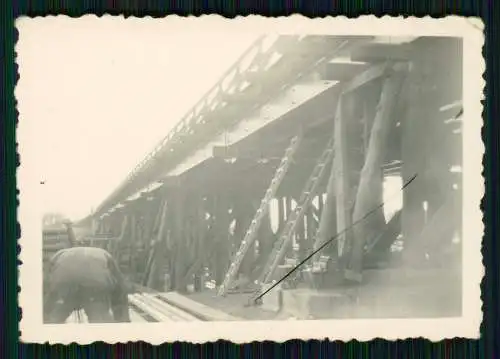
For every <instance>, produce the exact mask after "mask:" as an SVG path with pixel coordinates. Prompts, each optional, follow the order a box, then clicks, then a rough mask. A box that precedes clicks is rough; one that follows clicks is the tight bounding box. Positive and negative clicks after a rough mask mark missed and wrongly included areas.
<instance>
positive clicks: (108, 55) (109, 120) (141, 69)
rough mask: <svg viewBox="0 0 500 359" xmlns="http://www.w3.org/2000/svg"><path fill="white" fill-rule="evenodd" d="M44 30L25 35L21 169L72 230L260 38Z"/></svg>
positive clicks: (162, 25) (77, 26) (125, 28)
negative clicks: (27, 166) (27, 167)
mask: <svg viewBox="0 0 500 359" xmlns="http://www.w3.org/2000/svg"><path fill="white" fill-rule="evenodd" d="M38 20H39V21H36V22H35V21H25V22H23V23H22V24H20V25H19V27H18V29H19V42H18V46H17V50H16V51H17V58H18V60H17V62H18V64H19V73H20V80H19V83H18V87H17V89H16V97H17V101H18V110H19V113H20V125H19V129H18V142H20V141H25V142H24V143H23V144H24V147H23V148H24V149H23V151H21V163H23V158H24V159H25V163H29V164H30V166H33V168H30V170H31V172H30V176H31V178H30V181H32V182H33V183H34V182H35V181H36V182H37V185H39V192H38V194H37V195H40V196H41V197H42V198H41V200H42V201H43V208H44V212H61V213H63V214H64V215H66V216H68V217H69V218H71V219H73V220H77V219H80V218H83V217H85V216H86V215H88V214H89V213H90V212H91V210H92V209H95V208H97V207H98V206H99V204H100V203H101V202H102V201H103V200H104V199H105V197H107V196H108V195H109V194H110V193H111V192H112V191H113V190H114V189H115V188H116V187H117V186H118V185H119V184H120V183H121V181H122V180H123V179H124V178H125V176H126V175H127V174H128V173H129V172H130V171H131V170H132V168H133V167H135V165H136V164H137V163H138V162H140V161H141V160H142V158H144V157H145V156H146V155H147V153H148V152H149V151H151V150H152V149H153V147H154V146H155V145H156V144H157V143H158V142H159V141H160V140H161V139H162V138H163V137H164V136H165V135H166V134H167V133H168V131H169V130H170V128H172V127H173V126H174V125H175V124H176V123H177V122H178V121H179V120H180V118H181V117H182V116H183V115H184V114H185V113H186V112H188V111H189V110H190V109H191V108H192V106H193V105H194V104H195V103H196V102H197V101H198V100H199V99H200V98H201V97H202V96H203V95H204V93H205V92H206V91H207V90H209V89H210V88H211V87H212V86H213V85H214V84H215V83H216V81H217V80H218V79H219V78H220V77H221V75H222V74H223V73H224V72H225V71H226V70H227V68H228V67H230V66H231V65H232V64H233V63H234V62H235V61H236V59H237V58H238V57H239V56H240V55H241V53H242V52H243V51H245V50H246V49H247V48H248V47H249V46H250V45H251V44H252V43H253V42H254V41H255V40H256V39H257V38H258V36H259V35H258V34H256V33H254V32H248V31H241V32H238V31H231V32H228V31H220V30H218V29H213V30H211V28H210V27H207V26H199V27H197V26H184V27H179V26H178V24H177V25H175V24H173V23H170V24H169V23H168V22H165V21H158V22H157V23H155V24H153V23H150V24H149V26H145V25H144V24H145V23H144V22H141V21H129V20H124V19H121V20H117V19H116V18H115V19H110V18H108V19H104V20H103V19H101V20H98V19H97V18H93V20H92V19H87V20H86V21H71V20H68V19H64V18H62V19H60V21H59V20H58V21H54V18H52V19H51V20H50V21H46V20H43V19H38ZM30 159H33V160H30ZM40 182H42V183H43V184H40Z"/></svg>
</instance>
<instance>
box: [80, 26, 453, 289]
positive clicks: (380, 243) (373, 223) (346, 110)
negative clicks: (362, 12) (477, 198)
mask: <svg viewBox="0 0 500 359" xmlns="http://www.w3.org/2000/svg"><path fill="white" fill-rule="evenodd" d="M461 101H462V43H461V40H460V39H458V38H444V37H419V38H412V39H398V38H397V37H394V38H377V37H370V36H367V37H352V36H343V37H342V36H292V35H286V36H277V37H274V38H272V37H270V36H269V37H263V38H262V39H259V40H258V41H257V42H256V43H255V44H254V45H252V46H251V47H250V48H249V49H248V51H247V52H245V53H244V54H243V55H242V57H241V58H240V59H239V60H238V61H237V62H236V63H235V64H234V66H233V67H231V68H230V69H228V71H227V73H226V74H225V75H224V76H223V77H222V78H221V80H220V81H219V82H218V83H217V84H215V85H214V87H213V88H212V89H211V90H210V91H209V92H208V93H207V94H206V96H204V97H203V98H202V99H200V101H199V102H198V103H197V104H196V106H194V107H193V108H192V109H191V110H190V111H189V112H188V113H187V114H186V115H185V116H184V117H183V118H182V119H181V120H180V121H179V122H178V124H177V125H176V126H175V127H174V128H173V129H172V131H170V132H169V133H168V134H167V135H166V137H165V138H164V140H163V141H161V143H159V144H158V145H157V146H156V147H155V148H154V150H153V151H152V152H151V153H150V154H149V155H148V156H147V157H146V158H144V160H143V161H142V162H141V163H139V164H138V165H137V166H136V167H135V168H134V169H133V170H132V171H131V172H130V174H129V175H128V176H127V178H125V179H124V181H123V183H122V184H121V185H120V186H119V187H118V188H116V190H115V191H114V192H113V193H111V194H110V195H109V196H108V197H107V198H105V199H104V201H103V202H102V204H101V205H100V206H99V207H98V208H97V210H96V211H95V212H94V213H93V214H92V215H91V216H89V217H88V218H86V219H85V220H84V222H87V223H90V222H91V223H92V226H93V228H94V232H95V233H96V235H104V234H106V235H108V236H110V237H114V238H116V240H114V241H112V243H113V245H111V246H110V250H111V251H112V253H113V254H114V255H116V256H117V257H119V258H120V262H121V265H122V267H123V268H124V271H126V272H128V273H129V274H130V275H131V276H132V277H133V280H134V281H136V282H137V283H140V284H141V285H144V286H146V287H149V288H152V289H155V290H159V291H164V292H166V291H176V292H179V293H186V292H188V291H195V292H196V291H198V292H199V291H204V290H208V289H207V288H208V287H211V288H212V291H215V293H216V295H218V296H220V297H224V296H227V295H229V294H230V293H233V292H235V291H249V292H252V293H253V294H254V296H253V297H252V298H255V295H257V296H258V295H259V293H260V294H262V292H263V291H265V290H266V289H267V288H269V287H270V286H273V285H275V284H276V283H277V282H278V281H279V279H280V278H281V277H282V276H283V275H285V274H286V273H288V272H289V271H290V270H291V269H293V268H295V266H297V264H298V263H300V262H302V261H304V260H305V261H304V263H303V264H301V265H300V267H299V268H298V269H297V270H296V271H295V272H294V275H293V276H290V277H288V281H286V283H287V284H286V285H287V286H288V288H290V289H292V288H301V287H313V288H316V289H317V290H318V289H319V290H320V291H321V290H325V291H326V290H328V288H335V289H336V290H342V288H347V287H349V288H351V287H352V286H353V285H354V286H365V285H367V284H369V283H370V282H373V283H380V281H381V279H380V278H382V279H383V278H384V276H385V275H384V274H383V273H385V272H384V271H388V270H389V269H387V268H394V267H397V268H403V269H401V270H398V271H397V272H398V273H409V269H408V268H411V270H412V271H414V270H416V269H415V268H420V270H422V271H425V268H445V270H440V273H441V272H443V271H444V272H446V271H447V272H446V273H448V274H449V273H455V272H453V271H454V270H456V268H458V267H459V266H460V258H461V256H460V251H461V250H460V248H461V247H460V245H457V244H456V242H457V238H460V230H461V202H460V201H461V161H462V135H461V128H462V127H461V123H462V102H461ZM166 116H168V115H166ZM167 120H168V121H171V119H168V118H166V121H167ZM387 177H399V178H401V183H402V184H404V183H406V182H408V181H410V180H412V181H411V183H410V184H409V185H408V186H407V187H405V189H404V190H401V188H394V189H392V192H393V195H394V196H396V197H397V196H398V195H399V194H402V205H401V206H400V207H401V208H396V212H395V213H392V214H391V215H390V218H385V216H384V208H383V206H381V204H382V202H383V201H384V191H383V189H384V183H385V180H384V179H386V178H387ZM398 193H399V194H398ZM377 208H378V209H377ZM368 213H370V214H369V215H368ZM327 242H328V244H326V243H327ZM323 245H324V248H321V247H322V246H323ZM320 248H321V250H319V251H318V252H317V253H315V254H313V251H315V250H318V249H320ZM309 257H310V258H309ZM306 259H307V260H306ZM404 268H406V269H404ZM454 268H455V269H454ZM390 270H392V269H390ZM393 272H394V271H393ZM417 272H418V271H417ZM373 273H378V274H376V275H375V274H373ZM387 273H388V272H387ZM412 273H413V272H412ZM419 273H420V272H419ZM457 273H458V272H457ZM460 273H461V272H460ZM459 275H460V274H459ZM450 276H451V277H453V278H455V277H456V276H455V275H451V274H450ZM393 277H394V276H392V277H391V278H393ZM411 278H413V277H412V276H410V275H405V276H402V281H404V282H411V281H412V280H413V279H411ZM415 278H416V277H415ZM426 278H427V277H426ZM457 280H458V282H459V281H460V277H458V279H457ZM448 282H449V281H448ZM458 282H457V283H458ZM377 285H378V284H377ZM457 286H459V284H457ZM281 288H282V286H281ZM457 288H458V287H457Z"/></svg>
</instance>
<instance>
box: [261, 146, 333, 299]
mask: <svg viewBox="0 0 500 359" xmlns="http://www.w3.org/2000/svg"><path fill="white" fill-rule="evenodd" d="M333 144H334V140H333V137H332V139H330V141H329V142H328V144H327V146H326V149H325V150H324V152H323V154H322V155H321V157H320V158H319V160H318V162H317V163H316V166H315V167H314V169H313V171H312V173H311V176H310V177H309V179H308V180H307V182H306V184H305V185H304V189H303V191H302V195H301V196H300V199H299V201H298V203H297V207H295V209H294V211H293V212H292V213H291V215H290V216H289V217H288V219H287V223H286V225H285V227H284V228H283V230H282V232H281V234H280V236H279V238H278V240H277V241H276V243H275V245H274V248H273V251H272V252H271V255H270V256H269V259H268V261H267V263H266V265H265V266H264V269H263V271H262V273H261V275H260V277H259V279H258V284H259V286H260V287H261V289H260V290H259V291H258V293H257V294H256V295H255V297H257V296H258V295H259V294H260V291H261V290H262V288H263V287H264V286H265V285H266V284H268V283H269V282H270V281H271V279H272V277H273V274H274V272H275V270H276V268H277V267H278V265H279V263H280V262H281V260H282V259H283V257H284V256H285V253H286V250H287V248H288V246H289V244H290V240H291V238H292V235H293V233H294V231H295V228H296V227H297V224H298V223H299V221H300V220H301V219H302V218H303V216H304V212H305V210H306V209H307V207H308V205H309V204H310V203H311V200H312V199H313V197H314V195H315V192H316V190H317V188H318V186H319V184H320V182H321V179H322V177H323V174H324V173H325V168H326V165H327V164H328V163H329V162H331V161H332V159H333Z"/></svg>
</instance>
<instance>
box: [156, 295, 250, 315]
mask: <svg viewBox="0 0 500 359" xmlns="http://www.w3.org/2000/svg"><path fill="white" fill-rule="evenodd" d="M158 296H159V297H161V298H163V299H164V300H165V301H167V303H171V304H172V305H173V306H175V307H177V308H179V309H181V310H185V311H187V312H188V313H191V314H193V315H195V316H196V317H199V318H202V319H203V320H205V321H238V320H242V319H240V318H238V317H235V316H233V315H230V314H227V313H225V312H223V311H221V310H218V309H214V308H211V307H209V306H207V305H205V304H201V303H199V302H196V301H194V300H192V299H189V298H188V297H186V296H184V295H182V294H179V293H177V292H168V293H160V294H158Z"/></svg>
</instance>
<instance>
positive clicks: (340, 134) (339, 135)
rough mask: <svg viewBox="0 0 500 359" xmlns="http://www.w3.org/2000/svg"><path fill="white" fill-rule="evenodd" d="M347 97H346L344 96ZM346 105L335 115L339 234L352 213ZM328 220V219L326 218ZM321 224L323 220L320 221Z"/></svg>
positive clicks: (341, 245) (341, 240)
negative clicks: (348, 201) (349, 194)
mask: <svg viewBox="0 0 500 359" xmlns="http://www.w3.org/2000/svg"><path fill="white" fill-rule="evenodd" d="M344 96H345V95H344ZM343 107H344V104H343V100H341V101H340V102H339V104H338V105H337V112H336V114H335V124H334V128H335V130H334V137H335V144H334V151H335V156H334V159H333V170H332V172H333V173H334V177H333V179H332V182H333V184H334V186H335V203H336V210H335V212H336V219H337V220H336V227H337V231H338V232H342V231H344V230H345V229H347V227H349V225H350V224H351V218H350V213H349V211H348V207H349V206H348V203H347V200H348V198H347V193H348V192H349V183H348V170H347V163H346V156H347V150H346V142H345V139H346V136H345V130H346V128H345V127H346V126H345V122H346V121H345V118H344V117H345V111H344V110H343ZM323 212H324V208H323ZM325 218H326V217H325ZM320 223H321V220H320ZM346 238H347V236H346V233H345V232H344V233H342V234H340V235H339V237H338V239H337V248H338V256H339V257H340V256H342V255H343V254H344V253H343V250H344V244H345V241H346Z"/></svg>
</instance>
